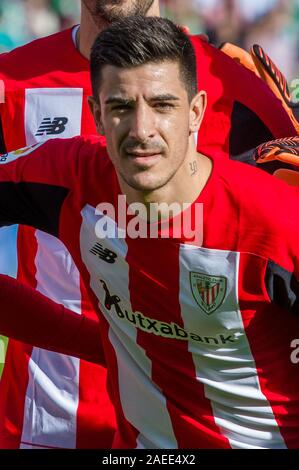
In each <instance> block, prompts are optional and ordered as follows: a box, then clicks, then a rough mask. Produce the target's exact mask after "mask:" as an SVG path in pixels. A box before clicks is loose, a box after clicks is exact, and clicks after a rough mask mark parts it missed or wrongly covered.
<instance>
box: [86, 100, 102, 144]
mask: <svg viewBox="0 0 299 470" xmlns="http://www.w3.org/2000/svg"><path fill="white" fill-rule="evenodd" d="M87 101H88V106H89V109H90V111H91V114H92V115H93V119H94V122H95V125H96V129H97V133H98V134H99V135H105V131H104V127H103V123H102V113H101V106H100V103H99V102H98V101H97V100H95V99H94V97H93V96H88V97H87Z"/></svg>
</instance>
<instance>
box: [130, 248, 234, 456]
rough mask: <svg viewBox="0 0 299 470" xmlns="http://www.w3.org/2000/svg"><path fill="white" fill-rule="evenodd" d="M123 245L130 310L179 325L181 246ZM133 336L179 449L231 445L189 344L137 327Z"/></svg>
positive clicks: (180, 319)
mask: <svg viewBox="0 0 299 470" xmlns="http://www.w3.org/2000/svg"><path fill="white" fill-rule="evenodd" d="M127 243H128V248H129V250H128V256H127V262H128V263H129V266H130V284H129V288H130V295H131V304H132V308H133V310H134V311H136V310H138V311H140V312H142V313H143V314H144V315H146V316H147V317H150V318H153V319H156V320H160V321H166V322H167V323H170V322H175V323H177V324H178V325H180V326H183V323H182V318H181V311H180V304H179V245H177V244H176V243H172V242H169V240H166V241H165V240H153V239H152V240H150V239H147V240H144V239H143V240H142V239H137V240H130V239H127ZM136 259H137V260H138V264H136ZM140 266H142V271H140ZM145 273H146V274H145ZM137 340H138V344H140V346H141V347H142V348H144V349H145V351H146V354H147V356H148V358H149V359H150V360H151V361H152V380H153V381H154V383H156V384H157V386H158V387H159V388H160V389H161V391H162V393H163V395H164V397H165V398H166V400H167V409H168V412H169V415H170V419H171V422H172V426H173V430H174V434H175V436H176V439H177V442H178V447H179V448H214V447H229V445H228V442H227V440H226V438H224V437H223V436H222V435H221V434H220V432H219V428H218V426H217V425H216V424H215V421H214V417H213V412H212V408H211V404H210V401H209V400H208V399H206V398H205V395H204V387H203V385H202V384H201V383H200V382H199V381H198V380H197V379H196V373H195V367H194V363H193V358H192V355H191V354H190V353H189V351H188V343H187V342H186V341H180V340H175V339H167V338H162V337H160V336H156V335H154V334H150V333H146V332H142V331H140V330H139V331H138V336H137ZM149 412H150V410H149ZM157 425H158V424H157Z"/></svg>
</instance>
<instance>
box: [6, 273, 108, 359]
mask: <svg viewBox="0 0 299 470" xmlns="http://www.w3.org/2000/svg"><path fill="white" fill-rule="evenodd" d="M0 305H1V313H0V333H1V334H3V335H5V336H9V337H11V338H14V339H16V340H19V341H22V342H25V343H29V344H32V345H33V346H36V347H39V348H43V349H48V350H50V351H55V352H59V353H62V354H67V355H70V356H75V357H79V358H80V359H85V360H87V361H90V362H95V363H97V364H101V365H105V361H104V354H103V352H102V349H101V338H100V328H99V322H98V321H96V320H93V319H90V318H88V317H86V316H84V315H78V314H77V313H74V312H72V311H71V310H69V309H67V308H65V307H64V306H63V305H60V304H57V303H56V302H53V301H52V300H50V299H48V298H47V297H45V296H44V295H42V294H40V293H39V292H37V291H35V290H34V289H32V288H31V287H27V286H25V285H23V284H21V283H20V282H18V281H16V280H15V279H13V278H10V277H8V276H5V275H0ZM41 312H42V315H41Z"/></svg>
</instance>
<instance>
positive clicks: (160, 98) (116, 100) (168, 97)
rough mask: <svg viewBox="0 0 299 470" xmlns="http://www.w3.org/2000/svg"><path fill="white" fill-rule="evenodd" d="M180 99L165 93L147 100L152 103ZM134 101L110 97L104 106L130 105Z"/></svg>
mask: <svg viewBox="0 0 299 470" xmlns="http://www.w3.org/2000/svg"><path fill="white" fill-rule="evenodd" d="M179 100H180V98H178V97H177V96H175V95H172V94H170V93H165V94H162V95H155V96H153V97H152V98H150V99H149V101H150V102H153V101H179ZM134 102H135V100H133V99H131V98H122V97H121V96H110V97H109V98H107V100H106V101H105V104H106V105H107V104H113V103H117V104H130V103H134Z"/></svg>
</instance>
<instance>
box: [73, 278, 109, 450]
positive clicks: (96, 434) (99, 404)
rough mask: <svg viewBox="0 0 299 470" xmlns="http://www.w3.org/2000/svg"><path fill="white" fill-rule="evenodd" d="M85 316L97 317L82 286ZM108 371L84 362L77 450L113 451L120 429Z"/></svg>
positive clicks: (80, 379) (80, 378) (81, 367)
mask: <svg viewBox="0 0 299 470" xmlns="http://www.w3.org/2000/svg"><path fill="white" fill-rule="evenodd" d="M81 295H82V314H84V315H87V316H89V317H94V316H95V313H94V312H93V311H92V310H91V306H90V303H89V302H88V300H87V293H86V291H85V288H84V286H83V284H82V283H81ZM106 382H107V369H106V368H104V367H101V366H98V365H96V364H91V363H89V362H86V361H82V360H81V361H80V372H79V405H78V411H77V448H83V449H84V448H85V449H92V448H97V449H110V448H111V446H112V442H113V438H114V432H115V427H116V422H115V414H114V408H113V406H112V404H111V401H110V399H109V397H108V393H107V389H106Z"/></svg>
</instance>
